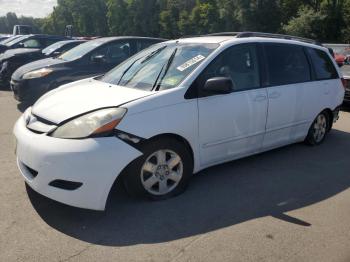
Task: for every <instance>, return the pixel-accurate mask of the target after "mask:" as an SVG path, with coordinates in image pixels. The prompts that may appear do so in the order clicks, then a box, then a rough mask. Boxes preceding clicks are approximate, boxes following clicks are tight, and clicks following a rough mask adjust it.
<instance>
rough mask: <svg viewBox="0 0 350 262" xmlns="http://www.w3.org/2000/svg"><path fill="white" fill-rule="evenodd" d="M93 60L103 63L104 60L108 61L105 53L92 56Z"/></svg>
mask: <svg viewBox="0 0 350 262" xmlns="http://www.w3.org/2000/svg"><path fill="white" fill-rule="evenodd" d="M91 61H92V62H95V63H103V62H104V61H106V59H105V56H104V55H97V56H93V57H91Z"/></svg>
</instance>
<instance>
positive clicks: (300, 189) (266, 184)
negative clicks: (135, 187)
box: [27, 130, 350, 246]
mask: <svg viewBox="0 0 350 262" xmlns="http://www.w3.org/2000/svg"><path fill="white" fill-rule="evenodd" d="M349 153H350V133H346V132H342V131H337V130H333V131H332V132H331V133H330V134H329V136H328V138H327V140H326V141H325V143H324V144H323V145H321V146H318V147H309V146H305V145H303V144H296V145H291V146H288V147H284V148H281V149H277V150H274V151H270V152H267V153H264V154H260V155H256V156H252V157H249V158H245V159H242V160H237V161H232V162H229V163H227V164H222V165H219V166H216V167H212V168H208V169H206V170H204V171H202V172H200V173H199V174H197V175H195V176H194V177H193V180H192V181H191V184H190V186H189V188H188V190H187V191H186V192H185V193H184V194H182V195H180V196H178V197H176V198H173V199H169V200H166V201H161V202H152V201H146V200H138V199H133V198H131V197H128V196H127V194H126V193H125V192H124V189H123V187H122V186H120V184H121V183H119V185H118V184H117V186H116V187H115V190H113V193H112V194H111V196H110V198H109V201H108V205H107V209H106V211H105V212H95V211H89V210H82V209H77V208H73V207H69V206H66V205H63V204H59V203H57V202H55V201H52V200H50V199H47V198H45V197H43V196H41V195H39V194H37V193H35V192H34V191H33V190H32V189H30V188H29V187H28V186H27V192H28V195H29V198H30V200H31V203H32V205H33V207H34V208H35V210H36V211H37V213H38V214H39V215H40V216H41V218H42V219H43V220H44V221H45V222H46V223H47V224H48V225H50V226H51V227H53V228H55V229H56V230H58V231H60V232H62V233H64V234H67V235H69V236H71V237H74V238H76V239H80V240H82V241H86V242H89V243H94V244H99V245H106V246H129V245H135V244H145V243H160V242H167V241H172V240H176V239H181V238H186V237H190V236H194V235H198V234H204V233H207V232H211V231H214V230H218V229H221V228H225V227H229V226H232V225H235V224H238V223H242V222H245V221H248V220H251V219H256V218H259V217H265V216H273V217H275V218H276V219H280V220H283V221H285V223H293V224H296V225H298V226H303V227H308V226H311V225H312V221H303V220H301V219H299V218H298V217H293V216H290V215H288V214H286V212H288V211H292V210H295V209H299V208H303V207H306V206H309V205H312V204H315V203H318V202H321V201H323V200H326V199H327V198H330V197H332V196H334V195H336V194H339V193H341V192H342V191H344V190H346V189H348V188H349V187H350V172H349V169H350V162H349V157H348V156H349ZM96 175H98V174H96Z"/></svg>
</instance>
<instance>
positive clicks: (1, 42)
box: [0, 36, 19, 45]
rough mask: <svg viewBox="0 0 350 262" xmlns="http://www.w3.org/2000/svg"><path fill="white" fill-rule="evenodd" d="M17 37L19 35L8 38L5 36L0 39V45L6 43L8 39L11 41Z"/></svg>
mask: <svg viewBox="0 0 350 262" xmlns="http://www.w3.org/2000/svg"><path fill="white" fill-rule="evenodd" d="M18 37H19V36H17V37H15V36H10V37H9V38H5V39H3V40H1V41H0V44H1V45H4V44H6V43H8V42H10V41H12V40H14V39H16V38H18Z"/></svg>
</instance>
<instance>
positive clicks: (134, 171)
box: [124, 138, 193, 200]
mask: <svg viewBox="0 0 350 262" xmlns="http://www.w3.org/2000/svg"><path fill="white" fill-rule="evenodd" d="M142 151H143V153H144V154H143V156H141V157H139V158H138V159H136V160H135V161H133V162H132V163H131V164H130V166H129V167H128V168H127V170H126V173H125V176H124V184H125V187H126V189H127V191H128V193H130V194H131V195H134V196H146V197H148V198H151V199H153V200H162V199H167V198H169V197H172V196H176V195H178V194H180V193H182V192H183V191H184V190H185V188H186V187H187V185H188V182H189V179H190V177H191V175H192V172H193V168H192V157H191V155H190V153H189V151H188V149H187V148H186V146H185V145H184V144H183V143H181V142H180V141H178V140H177V139H172V138H167V139H158V140H155V141H151V142H150V143H147V144H146V145H144V146H143V148H142Z"/></svg>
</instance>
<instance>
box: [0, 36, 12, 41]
mask: <svg viewBox="0 0 350 262" xmlns="http://www.w3.org/2000/svg"><path fill="white" fill-rule="evenodd" d="M9 37H10V35H0V42H1V41H3V40H5V39H7V38H9Z"/></svg>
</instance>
